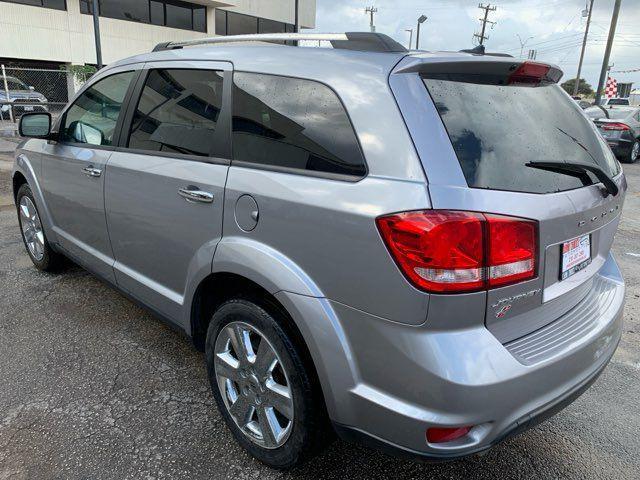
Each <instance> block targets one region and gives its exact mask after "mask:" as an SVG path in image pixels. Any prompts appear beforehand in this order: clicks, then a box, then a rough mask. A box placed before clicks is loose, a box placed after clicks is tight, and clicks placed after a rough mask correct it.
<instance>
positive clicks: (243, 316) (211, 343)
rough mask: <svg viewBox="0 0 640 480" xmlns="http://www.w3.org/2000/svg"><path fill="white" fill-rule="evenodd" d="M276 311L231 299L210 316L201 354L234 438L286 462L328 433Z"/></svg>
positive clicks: (281, 465) (270, 459)
mask: <svg viewBox="0 0 640 480" xmlns="http://www.w3.org/2000/svg"><path fill="white" fill-rule="evenodd" d="M277 317H278V316H277V315H271V314H270V313H268V312H267V311H266V310H265V309H263V308H262V307H261V306H259V305H258V304H256V303H253V302H251V301H249V300H245V299H241V298H237V299H233V300H229V301H227V302H225V303H224V304H222V305H221V306H220V307H219V308H218V309H217V310H216V312H215V313H214V315H213V318H212V320H211V323H210V324H209V328H208V331H207V339H206V345H205V353H206V359H207V370H208V374H209V381H210V383H211V389H212V391H213V396H214V398H215V400H216V403H217V405H218V409H219V410H220V413H221V415H222V417H223V419H224V421H225V422H226V424H227V426H228V427H229V429H230V430H231V432H232V433H233V435H234V437H235V438H236V440H237V441H238V443H240V445H241V446H242V447H243V448H244V449H245V450H247V451H248V452H249V453H250V454H251V455H253V456H254V457H255V458H257V459H258V460H260V461H261V462H263V463H265V464H267V465H269V466H271V467H273V468H278V469H288V468H291V467H293V466H295V465H298V464H300V463H303V462H304V461H306V460H307V459H309V458H310V457H312V456H313V455H315V454H316V453H317V452H319V451H320V450H321V448H322V447H323V446H324V444H325V443H326V441H327V439H328V438H329V436H328V434H327V432H328V429H327V419H326V414H325V409H324V404H323V402H322V399H321V398H320V395H319V392H318V388H317V385H314V383H313V380H312V376H311V375H310V373H309V371H308V369H307V368H306V367H305V364H304V363H305V362H304V361H303V357H302V355H301V353H300V352H299V351H298V348H296V346H295V345H294V343H293V342H292V339H291V338H290V336H289V335H288V334H287V333H286V331H285V329H284V328H283V326H282V325H281V323H280V322H279V321H278V320H282V319H278V318H277Z"/></svg>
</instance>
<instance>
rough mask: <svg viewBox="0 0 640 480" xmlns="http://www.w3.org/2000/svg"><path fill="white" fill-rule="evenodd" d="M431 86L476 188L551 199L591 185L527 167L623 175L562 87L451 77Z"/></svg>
mask: <svg viewBox="0 0 640 480" xmlns="http://www.w3.org/2000/svg"><path fill="white" fill-rule="evenodd" d="M424 83H425V85H426V87H427V89H428V91H429V93H430V94H431V97H432V98H433V101H434V102H435V106H436V108H437V110H438V112H439V113H440V117H441V118H442V121H443V122H444V124H445V127H446V129H447V132H448V133H449V137H450V138H451V143H452V144H453V147H454V149H455V152H456V154H457V156H458V160H459V161H460V165H461V167H462V170H463V172H464V176H465V178H466V180H467V183H468V185H469V186H470V187H475V188H487V189H494V190H509V191H516V192H530V193H549V192H556V191H563V190H570V189H573V188H579V187H582V186H583V183H582V181H581V180H580V179H579V178H575V177H571V176H568V175H563V174H559V173H555V172H549V171H545V170H540V169H535V168H530V167H526V166H525V164H526V163H528V162H534V161H535V162H537V161H544V162H572V163H586V164H594V163H595V164H596V165H597V166H599V167H600V168H602V169H603V170H604V171H605V172H606V173H607V174H608V175H609V176H614V175H616V174H617V173H618V171H619V170H618V163H617V162H616V160H615V158H614V157H613V155H612V154H611V153H610V152H609V149H608V147H607V145H606V143H605V142H604V140H603V139H602V138H601V137H600V135H599V134H598V133H597V131H596V130H595V126H594V125H593V123H592V122H591V121H590V120H588V119H587V118H585V116H584V115H583V114H582V111H581V110H580V108H579V107H578V106H577V105H576V104H575V103H574V102H573V100H571V99H570V98H569V97H567V96H566V94H564V92H562V90H561V89H560V87H559V86H558V85H556V84H542V85H538V86H531V85H519V84H515V85H496V84H492V83H476V81H474V80H473V79H470V80H469V81H467V78H465V79H464V80H463V81H460V79H459V78H455V79H453V78H449V77H448V76H447V75H433V76H431V77H430V78H425V79H424ZM593 181H594V182H597V180H596V179H595V177H593Z"/></svg>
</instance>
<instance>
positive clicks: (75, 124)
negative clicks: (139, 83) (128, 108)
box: [60, 72, 135, 145]
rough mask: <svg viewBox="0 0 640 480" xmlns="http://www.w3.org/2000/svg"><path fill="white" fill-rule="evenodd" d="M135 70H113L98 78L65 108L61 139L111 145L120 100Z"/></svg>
mask: <svg viewBox="0 0 640 480" xmlns="http://www.w3.org/2000/svg"><path fill="white" fill-rule="evenodd" d="M134 73H135V72H123V73H116V74H114V75H111V76H109V77H107V78H104V79H102V80H99V81H97V82H96V83H94V84H93V85H91V87H89V88H88V89H87V90H85V91H84V92H83V93H82V95H80V96H79V97H78V99H77V100H76V101H75V102H74V103H73V105H72V106H71V107H70V108H69V110H67V113H66V114H65V118H64V124H63V126H62V128H61V130H60V135H61V140H62V141H66V142H74V143H86V144H89V145H111V144H112V142H113V134H114V132H115V129H116V123H117V121H118V116H119V115H120V110H121V108H122V102H123V100H124V97H125V95H126V93H127V89H128V88H129V84H130V83H131V80H132V79H133V76H134Z"/></svg>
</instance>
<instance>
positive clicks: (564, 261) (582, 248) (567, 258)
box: [560, 234, 592, 281]
mask: <svg viewBox="0 0 640 480" xmlns="http://www.w3.org/2000/svg"><path fill="white" fill-rule="evenodd" d="M591 245H592V242H591V235H590V234H586V235H580V236H579V237H575V238H572V239H571V240H567V241H566V242H563V243H562V244H561V245H560V281H562V280H566V279H567V278H569V277H571V276H573V275H575V274H576V273H578V272H579V271H580V270H584V269H585V268H587V266H589V264H590V263H591V260H592V255H591Z"/></svg>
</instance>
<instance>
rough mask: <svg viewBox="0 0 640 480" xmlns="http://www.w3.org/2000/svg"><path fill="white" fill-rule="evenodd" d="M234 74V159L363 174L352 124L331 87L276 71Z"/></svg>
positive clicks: (305, 168)
mask: <svg viewBox="0 0 640 480" xmlns="http://www.w3.org/2000/svg"><path fill="white" fill-rule="evenodd" d="M233 78H234V87H233V160H239V161H244V162H251V163H256V164H261V165H269V166H272V167H286V168H295V169H298V170H305V171H313V172H325V173H337V174H343V175H352V176H359V177H361V176H364V175H365V173H366V167H365V163H364V159H363V157H362V153H361V151H360V147H359V145H358V142H357V140H356V135H355V132H354V131H353V127H352V126H351V122H350V121H349V118H348V117H347V113H346V112H345V110H344V107H343V106H342V103H341V102H340V100H339V99H338V97H337V96H336V94H335V93H334V92H333V91H332V90H331V89H330V88H329V87H327V86H325V85H323V84H321V83H318V82H314V81H310V80H302V79H296V78H289V77H280V76H275V75H261V74H253V73H242V72H237V73H235V74H234V76H233Z"/></svg>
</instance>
